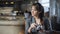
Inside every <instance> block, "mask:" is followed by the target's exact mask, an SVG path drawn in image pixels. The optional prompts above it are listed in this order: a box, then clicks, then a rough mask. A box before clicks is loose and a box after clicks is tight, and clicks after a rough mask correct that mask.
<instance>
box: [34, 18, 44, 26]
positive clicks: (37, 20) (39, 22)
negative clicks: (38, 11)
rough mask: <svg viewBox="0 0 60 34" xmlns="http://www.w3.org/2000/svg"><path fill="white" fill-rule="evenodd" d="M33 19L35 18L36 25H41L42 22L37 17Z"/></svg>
mask: <svg viewBox="0 0 60 34" xmlns="http://www.w3.org/2000/svg"><path fill="white" fill-rule="evenodd" d="M34 18H35V20H36V23H37V24H40V25H43V21H42V20H41V19H40V18H38V17H34Z"/></svg>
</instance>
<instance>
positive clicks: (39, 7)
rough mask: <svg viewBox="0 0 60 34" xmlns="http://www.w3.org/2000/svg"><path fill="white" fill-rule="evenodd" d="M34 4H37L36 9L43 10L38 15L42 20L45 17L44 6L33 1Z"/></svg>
mask: <svg viewBox="0 0 60 34" xmlns="http://www.w3.org/2000/svg"><path fill="white" fill-rule="evenodd" d="M32 6H35V9H36V10H37V11H38V12H41V13H40V14H39V16H38V17H39V18H40V19H41V20H43V17H44V8H43V6H42V5H41V4H40V3H33V4H32Z"/></svg>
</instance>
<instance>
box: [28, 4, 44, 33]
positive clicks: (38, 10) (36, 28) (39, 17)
mask: <svg viewBox="0 0 60 34" xmlns="http://www.w3.org/2000/svg"><path fill="white" fill-rule="evenodd" d="M31 14H32V16H33V17H34V18H35V23H32V24H31V26H30V27H29V29H28V33H31V34H44V20H43V17H44V8H43V6H42V5H41V4H40V3H33V4H32V10H31Z"/></svg>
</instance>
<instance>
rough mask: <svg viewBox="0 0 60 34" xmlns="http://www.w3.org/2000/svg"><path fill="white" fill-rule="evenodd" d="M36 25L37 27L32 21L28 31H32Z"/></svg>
mask: <svg viewBox="0 0 60 34" xmlns="http://www.w3.org/2000/svg"><path fill="white" fill-rule="evenodd" d="M35 27H36V24H35V23H32V24H31V26H30V27H29V29H28V33H31V31H32V28H35Z"/></svg>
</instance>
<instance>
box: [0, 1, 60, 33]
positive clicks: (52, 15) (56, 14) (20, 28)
mask: <svg viewBox="0 0 60 34" xmlns="http://www.w3.org/2000/svg"><path fill="white" fill-rule="evenodd" d="M37 2H39V3H41V4H42V6H43V7H44V15H45V16H47V13H49V17H48V18H49V24H50V30H51V31H55V32H57V33H58V34H59V31H60V0H0V34H25V19H24V12H25V10H28V11H31V5H32V3H37ZM48 31H49V30H48Z"/></svg>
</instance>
